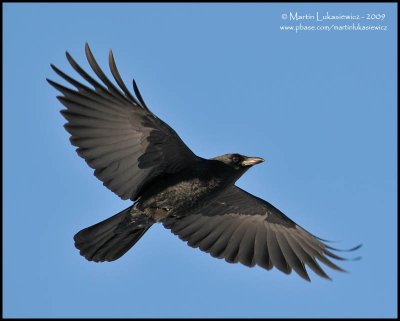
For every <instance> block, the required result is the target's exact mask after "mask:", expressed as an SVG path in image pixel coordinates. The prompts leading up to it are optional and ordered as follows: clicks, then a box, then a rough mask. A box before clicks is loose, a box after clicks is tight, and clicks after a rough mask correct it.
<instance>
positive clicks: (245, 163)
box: [213, 154, 264, 172]
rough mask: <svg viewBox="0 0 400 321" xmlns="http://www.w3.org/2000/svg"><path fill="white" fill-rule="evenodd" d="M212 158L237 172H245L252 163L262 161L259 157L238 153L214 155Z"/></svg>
mask: <svg viewBox="0 0 400 321" xmlns="http://www.w3.org/2000/svg"><path fill="white" fill-rule="evenodd" d="M213 160H216V161H220V162H222V163H224V164H225V165H228V166H229V167H230V168H233V169H234V170H236V171H239V172H245V171H246V170H248V169H249V168H250V167H252V166H253V165H256V164H259V163H262V162H263V161H264V160H263V159H262V158H260V157H249V156H244V155H240V154H225V155H221V156H217V157H214V158H213Z"/></svg>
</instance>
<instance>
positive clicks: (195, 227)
mask: <svg viewBox="0 0 400 321" xmlns="http://www.w3.org/2000/svg"><path fill="white" fill-rule="evenodd" d="M164 226H165V227H166V228H169V229H171V231H172V232H173V233H174V234H176V235H178V236H179V238H181V239H182V240H184V241H187V242H188V245H189V246H192V247H198V248H200V249H201V250H202V251H205V252H207V253H210V254H211V255H212V256H213V257H217V258H224V259H225V260H226V261H227V262H230V263H236V262H240V263H242V264H245V265H247V266H254V265H256V264H257V265H259V266H261V267H264V268H266V269H268V270H269V269H271V268H272V267H273V266H275V267H276V268H278V269H279V270H281V271H282V272H284V273H287V274H289V273H290V272H291V270H292V269H293V270H295V271H296V272H297V273H298V274H299V275H300V276H301V277H303V278H304V279H306V280H309V276H308V274H307V271H306V269H305V264H307V265H308V266H309V267H310V268H311V269H312V270H313V271H314V272H315V273H317V274H318V275H319V276H321V277H324V278H329V277H328V276H327V274H326V273H325V272H324V271H323V270H322V268H321V267H320V265H319V264H318V263H317V261H316V259H318V260H319V261H321V262H322V263H324V264H326V265H327V266H329V267H331V268H333V269H335V270H339V271H343V270H342V269H341V268H340V267H338V266H337V265H335V264H334V263H332V262H331V261H330V260H329V259H328V257H331V258H335V259H339V260H343V258H341V257H339V256H337V255H336V254H334V253H332V252H331V251H330V249H333V248H331V247H330V246H328V245H326V244H324V243H323V242H322V240H321V239H319V238H317V237H315V236H313V235H312V234H310V233H309V232H307V231H306V230H304V229H303V228H301V227H300V226H299V225H297V224H296V223H294V222H293V221H292V220H291V219H289V218H288V217H287V216H286V215H284V214H283V213H282V212H281V211H279V210H278V209H277V208H275V207H274V206H272V205H271V204H269V203H268V202H266V201H264V200H262V199H260V198H258V197H256V196H254V195H251V194H250V193H247V192H245V191H244V190H242V189H240V188H238V187H236V186H232V187H229V188H228V189H227V190H225V191H224V192H222V193H221V194H220V195H218V196H217V197H216V198H215V199H214V200H213V201H212V202H210V203H208V204H207V205H206V206H204V207H202V208H201V209H198V210H197V211H196V212H193V213H190V214H189V215H185V216H181V217H169V218H167V219H166V220H165V221H164ZM357 248H358V247H357ZM355 249H356V248H354V249H351V250H355Z"/></svg>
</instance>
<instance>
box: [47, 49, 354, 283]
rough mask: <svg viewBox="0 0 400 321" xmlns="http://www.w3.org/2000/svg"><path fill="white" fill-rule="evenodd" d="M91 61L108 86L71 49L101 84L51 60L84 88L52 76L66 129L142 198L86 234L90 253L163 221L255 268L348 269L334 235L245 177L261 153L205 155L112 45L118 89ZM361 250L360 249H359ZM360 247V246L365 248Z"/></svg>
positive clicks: (104, 173)
mask: <svg viewBox="0 0 400 321" xmlns="http://www.w3.org/2000/svg"><path fill="white" fill-rule="evenodd" d="M85 50H86V56H87V59H88V61H89V64H90V66H91V68H92V69H93V71H94V72H95V74H96V75H97V77H98V78H99V79H100V81H101V83H100V82H99V81H97V80H95V79H94V78H92V77H91V76H90V75H89V74H88V73H86V72H85V71H84V70H83V69H82V68H81V67H80V66H79V65H78V64H77V63H76V62H75V60H74V59H73V58H72V57H71V56H70V55H69V54H68V53H67V54H66V55H67V59H68V61H69V63H70V64H71V66H72V67H73V68H74V69H75V71H76V72H77V73H78V74H79V75H81V76H82V78H83V79H85V80H86V81H87V82H88V83H89V84H90V85H91V86H92V88H90V87H88V86H86V85H84V84H82V83H80V82H78V81H76V80H74V79H73V78H71V77H69V76H68V75H66V74H65V73H64V72H62V71H61V70H59V69H58V68H57V67H55V66H53V65H51V67H52V68H53V70H54V71H55V72H56V73H57V74H58V75H59V76H61V77H62V78H63V79H64V80H66V81H67V82H68V83H70V84H71V85H73V86H74V87H75V88H76V90H72V89H70V88H67V87H65V86H62V85H60V84H58V83H55V82H54V81H52V80H48V82H49V83H50V84H51V85H52V86H54V87H55V88H56V89H57V90H58V91H60V92H61V94H62V96H58V97H57V98H58V99H59V101H60V102H61V103H62V104H63V105H64V106H65V107H66V109H63V110H62V111H61V113H62V115H63V116H64V117H65V119H66V120H67V123H66V124H65V129H66V130H67V131H68V132H69V133H70V134H71V137H70V141H71V143H72V145H74V146H76V147H77V153H78V155H79V156H81V157H82V158H84V159H85V161H86V162H87V163H88V165H89V166H90V167H91V168H93V169H94V175H95V176H96V177H97V178H98V179H100V180H101V181H102V182H103V184H104V185H105V186H106V187H107V188H109V189H110V190H111V191H113V192H114V193H116V194H117V195H118V196H120V197H121V198H122V199H124V200H126V199H130V200H132V201H134V204H133V205H132V206H130V207H128V208H127V209H125V210H124V211H122V212H120V213H118V214H116V215H114V216H112V217H110V218H109V219H107V220H105V221H103V222H100V223H98V224H96V225H93V226H91V227H88V228H86V229H83V230H82V231H80V232H78V233H77V234H76V235H75V237H74V239H75V246H76V247H77V248H78V249H79V250H80V253H81V255H83V256H84V257H85V258H86V259H88V260H90V261H95V262H102V261H113V260H116V259H118V258H119V257H121V256H122V255H124V254H125V253H126V252H127V251H128V250H129V249H130V248H131V247H132V246H133V245H134V244H135V243H136V242H137V241H138V240H139V239H140V238H141V236H142V235H143V234H144V233H145V232H146V231H147V230H148V229H149V228H150V227H151V226H152V225H153V224H154V223H157V222H161V223H162V224H163V225H164V226H165V227H166V228H167V229H170V230H171V231H172V233H174V234H176V235H178V236H179V237H180V238H181V239H182V240H184V241H186V242H187V243H188V245H190V246H192V247H198V248H200V249H201V250H202V251H205V252H207V253H210V254H211V255H212V256H213V257H217V258H224V259H225V260H226V261H227V262H232V263H235V262H240V263H242V264H244V265H247V266H255V265H259V266H261V267H263V268H265V269H267V270H269V269H271V268H272V267H276V268H277V269H279V270H280V271H282V272H284V273H290V272H291V271H292V269H293V270H294V271H296V272H297V273H298V274H299V275H300V276H301V277H303V278H304V279H306V280H309V276H308V273H307V270H306V266H308V267H309V268H311V269H312V270H313V271H314V272H315V273H316V274H317V275H319V276H321V277H324V278H329V277H328V276H327V274H326V273H325V272H324V271H323V270H322V268H321V267H320V265H319V264H318V262H317V260H318V261H320V262H322V263H324V264H325V265H327V266H329V267H331V268H333V269H335V270H338V271H343V270H342V269H341V268H340V267H338V266H337V265H336V264H334V263H333V262H332V261H331V260H330V259H329V258H333V259H339V260H343V258H341V257H339V256H337V255H336V254H334V253H332V251H331V250H335V249H333V248H332V247H330V246H328V245H326V244H325V243H324V240H322V239H319V238H318V237H315V236H314V235H312V234H310V233H309V232H307V231H306V230H304V229H303V228H301V227H300V226H298V225H297V224H296V223H295V222H293V221H292V220H291V219H289V218H288V217H287V216H286V215H284V214H283V213H282V212H281V211H279V210H278V209H277V208H275V207H274V206H272V205H271V204H269V203H268V202H266V201H264V200H262V199H260V198H258V197H256V196H253V195H251V194H249V193H247V192H246V191H243V190H242V189H240V188H239V187H237V186H235V182H236V181H237V180H238V179H239V178H240V176H242V175H243V174H244V173H245V172H246V171H247V170H248V169H249V168H250V167H252V166H253V165H255V164H258V163H260V162H262V161H263V160H262V159H261V158H258V157H247V156H243V155H240V154H225V155H222V156H218V157H215V158H213V159H204V158H201V157H199V156H196V155H195V154H194V153H193V152H192V151H191V150H190V149H189V148H188V147H187V146H186V145H185V144H184V142H183V141H182V140H181V139H180V137H179V136H178V135H177V133H176V132H175V131H174V130H173V129H172V128H171V127H170V126H169V125H168V124H166V123H165V122H163V121H162V120H161V119H159V118H158V117H157V116H156V115H154V114H153V113H152V112H151V111H150V110H149V108H148V107H147V106H146V104H145V102H144V100H143V98H142V96H141V94H140V92H139V89H138V87H137V85H136V83H135V81H133V88H134V94H135V96H134V95H132V94H131V93H130V91H129V90H128V89H127V87H126V86H125V84H124V82H123V81H122V78H121V76H120V74H119V72H118V70H117V67H116V64H115V61H114V57H113V54H112V52H111V51H110V55H109V65H110V70H111V74H112V75H113V77H114V79H115V81H116V83H117V85H118V87H117V86H116V85H114V84H113V82H112V81H111V80H109V79H108V77H107V76H106V75H105V74H104V72H103V71H102V70H101V69H100V67H99V65H98V64H97V62H96V60H95V59H94V57H93V55H92V53H91V51H90V48H89V46H88V45H87V44H86V46H85ZM356 248H358V247H356ZM356 248H353V249H351V250H355V249H356Z"/></svg>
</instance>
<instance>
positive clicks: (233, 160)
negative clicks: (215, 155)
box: [232, 156, 240, 164]
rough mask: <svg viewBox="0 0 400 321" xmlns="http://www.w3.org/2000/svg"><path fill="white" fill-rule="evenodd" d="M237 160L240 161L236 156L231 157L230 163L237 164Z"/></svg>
mask: <svg viewBox="0 0 400 321" xmlns="http://www.w3.org/2000/svg"><path fill="white" fill-rule="evenodd" d="M239 160H240V159H239V157H238V156H233V157H232V162H233V163H235V164H237V163H239Z"/></svg>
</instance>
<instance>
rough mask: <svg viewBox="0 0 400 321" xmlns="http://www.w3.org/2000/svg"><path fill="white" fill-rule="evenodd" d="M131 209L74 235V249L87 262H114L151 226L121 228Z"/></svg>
mask: <svg viewBox="0 0 400 321" xmlns="http://www.w3.org/2000/svg"><path fill="white" fill-rule="evenodd" d="M131 208H132V207H128V208H127V209H125V210H123V211H122V212H120V213H118V214H116V215H114V216H112V217H110V218H108V219H106V220H104V221H102V222H100V223H97V224H95V225H93V226H90V227H87V228H85V229H83V230H81V231H80V232H78V233H76V234H75V236H74V240H75V247H76V248H77V249H78V250H80V254H81V255H82V256H84V257H85V258H86V259H87V260H89V261H95V262H104V261H114V260H117V259H119V258H120V257H121V256H122V255H124V254H125V253H126V252H127V251H128V250H129V249H130V248H131V247H132V246H134V245H135V244H136V242H137V241H139V239H140V238H141V237H142V236H143V234H144V233H145V232H146V231H147V230H148V229H149V228H150V227H151V225H152V224H149V225H147V226H145V227H143V225H142V226H141V227H138V228H135V227H134V226H130V228H129V229H128V228H127V229H124V228H121V226H120V223H121V222H122V221H123V220H124V219H125V217H127V215H129V212H130V210H131ZM118 227H119V228H118Z"/></svg>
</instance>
